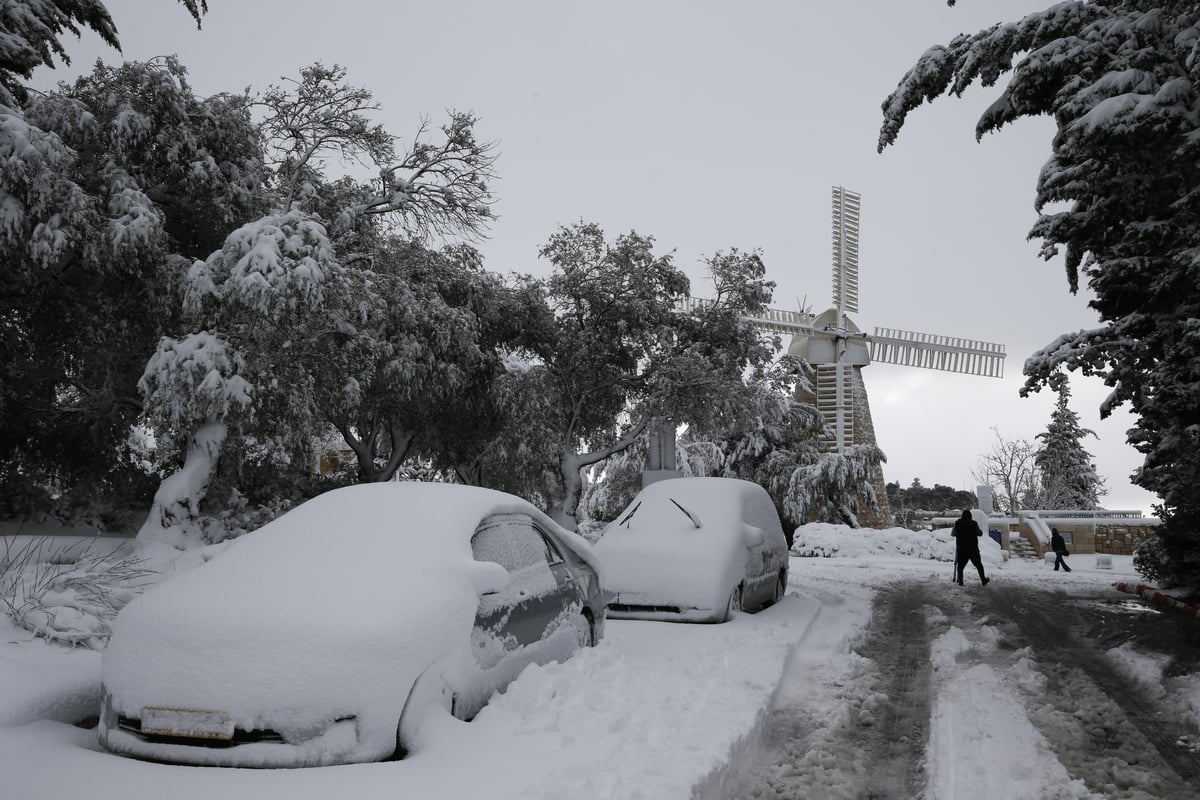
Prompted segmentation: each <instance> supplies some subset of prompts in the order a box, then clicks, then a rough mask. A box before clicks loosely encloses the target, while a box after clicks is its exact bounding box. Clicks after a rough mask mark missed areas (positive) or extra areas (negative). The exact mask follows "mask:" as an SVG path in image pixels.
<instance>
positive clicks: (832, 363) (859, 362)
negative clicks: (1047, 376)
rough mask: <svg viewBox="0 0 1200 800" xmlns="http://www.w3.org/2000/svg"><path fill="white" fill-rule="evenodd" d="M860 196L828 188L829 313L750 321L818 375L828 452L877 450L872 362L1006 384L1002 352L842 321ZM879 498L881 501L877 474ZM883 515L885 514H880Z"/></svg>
mask: <svg viewBox="0 0 1200 800" xmlns="http://www.w3.org/2000/svg"><path fill="white" fill-rule="evenodd" d="M860 201H861V197H860V195H858V194H856V193H854V192H851V191H848V190H846V189H844V188H842V187H840V186H838V187H834V189H833V307H832V308H830V309H828V310H827V311H824V312H823V313H821V314H819V315H817V316H815V317H814V316H813V315H811V314H807V313H804V312H791V311H783V310H779V309H767V310H766V312H765V313H764V314H762V315H761V316H759V317H754V318H752V320H751V321H752V322H754V323H755V324H756V325H757V326H758V327H759V328H760V329H763V330H766V331H769V332H774V333H784V334H790V335H791V336H792V341H791V345H790V346H789V347H788V353H789V355H793V356H798V357H800V358H803V359H805V360H807V361H808V363H809V364H811V365H812V366H813V368H814V370H815V371H816V380H815V389H816V391H815V395H816V396H815V398H814V399H815V403H814V405H816V407H817V409H818V410H819V411H820V412H821V414H822V416H823V417H824V418H825V422H826V425H827V427H828V429H829V434H828V436H827V437H826V439H825V440H824V441H823V444H824V446H825V448H826V449H827V450H828V451H829V452H835V453H841V452H844V451H845V449H846V448H847V447H848V446H850V445H852V444H868V443H869V444H874V443H875V430H874V425H873V423H872V421H871V410H870V405H869V404H868V403H867V393H866V388H865V387H864V385H863V382H862V368H863V367H865V366H867V365H868V364H870V363H871V362H872V361H874V362H879V363H884V364H899V365H902V366H909V367H921V368H924V369H934V370H940V371H943V372H958V373H963V374H967V375H980V376H985V377H991V378H1003V377H1004V356H1005V354H1004V345H1002V344H994V343H992V342H983V341H978V340H975V339H962V338H957V337H950V336H940V335H936V334H929V333H918V332H916V331H905V330H898V329H895V328H875V331H874V333H872V334H866V333H863V332H862V331H860V330H859V329H858V326H856V325H855V324H854V322H853V321H852V320H851V319H850V317H849V316H847V314H849V313H854V314H857V313H858V288H859V281H858V230H859V216H860V204H861V203H860ZM875 483H876V484H877V485H876V487H875V488H876V495H877V496H879V497H881V498H883V499H884V500H885V501H886V498H887V495H886V492H885V490H884V486H883V476H882V473H880V474H879V475H878V476H877V480H876V481H875ZM885 513H886V512H885Z"/></svg>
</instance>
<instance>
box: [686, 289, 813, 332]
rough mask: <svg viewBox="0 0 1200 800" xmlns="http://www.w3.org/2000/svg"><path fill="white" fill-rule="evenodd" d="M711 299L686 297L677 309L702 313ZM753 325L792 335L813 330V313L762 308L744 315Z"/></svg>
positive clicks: (711, 303) (765, 329)
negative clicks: (751, 313) (755, 312)
mask: <svg viewBox="0 0 1200 800" xmlns="http://www.w3.org/2000/svg"><path fill="white" fill-rule="evenodd" d="M712 306H713V301H712V300H706V299H704V298H703V297H687V298H684V299H683V300H681V301H680V302H679V306H678V308H679V310H680V311H681V312H683V313H685V314H702V313H704V312H705V311H706V310H708V309H709V308H712ZM745 319H746V320H748V321H749V322H750V323H751V324H753V325H754V327H756V328H758V329H759V330H760V331H763V332H765V333H780V334H784V335H788V336H790V335H794V334H797V333H804V334H811V333H812V332H813V326H812V321H813V315H812V314H808V313H805V312H803V311H785V310H784V309H782V308H764V309H762V310H761V311H759V312H758V313H757V314H753V315H751V316H747V317H745Z"/></svg>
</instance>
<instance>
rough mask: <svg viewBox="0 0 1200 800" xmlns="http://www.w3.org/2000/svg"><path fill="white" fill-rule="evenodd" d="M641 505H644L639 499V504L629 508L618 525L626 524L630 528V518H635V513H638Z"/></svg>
mask: <svg viewBox="0 0 1200 800" xmlns="http://www.w3.org/2000/svg"><path fill="white" fill-rule="evenodd" d="M641 507H642V501H641V500H639V501H638V504H637V505H636V506H634V507H633V508H632V509H630V510H629V513H628V514H626V515H625V519H623V520H621V521H620V522H618V523H617V524H618V525H624V526H625V527H626V528H628V527H629V520H631V519H633V515H634V514H636V513H637V510H638V509H639V508H641Z"/></svg>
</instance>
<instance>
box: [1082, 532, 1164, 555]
mask: <svg viewBox="0 0 1200 800" xmlns="http://www.w3.org/2000/svg"><path fill="white" fill-rule="evenodd" d="M1153 535H1154V526H1153V525H1128V524H1110V525H1097V526H1096V552H1097V553H1111V554H1113V555H1123V556H1129V555H1133V549H1134V548H1135V547H1137V545H1138V543H1139V542H1144V541H1146V540H1147V539H1149V538H1150V537H1151V536H1153Z"/></svg>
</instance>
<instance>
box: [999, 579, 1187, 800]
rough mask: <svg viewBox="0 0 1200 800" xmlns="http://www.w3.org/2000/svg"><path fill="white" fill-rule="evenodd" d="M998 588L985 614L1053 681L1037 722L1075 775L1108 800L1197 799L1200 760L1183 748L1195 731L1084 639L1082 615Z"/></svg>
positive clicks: (1036, 700) (1035, 713) (1042, 695)
mask: <svg viewBox="0 0 1200 800" xmlns="http://www.w3.org/2000/svg"><path fill="white" fill-rule="evenodd" d="M991 588H993V589H995V590H996V591H993V592H991V593H990V594H989V595H988V596H987V598H986V600H985V601H984V604H985V606H984V607H986V608H987V610H988V611H989V613H991V614H993V615H994V616H995V617H996V618H997V619H999V620H1003V621H1004V623H1005V624H1004V625H1003V630H1004V634H1005V636H1006V637H1007V638H1008V639H1009V640H1010V641H1011V642H1013V643H1014V644H1015V645H1017V646H1026V645H1027V646H1028V647H1029V648H1030V649H1031V651H1032V654H1033V658H1034V659H1035V660H1036V662H1037V664H1038V670H1039V671H1040V672H1041V673H1042V674H1043V675H1044V676H1045V677H1046V681H1047V683H1046V687H1045V690H1044V691H1042V692H1039V693H1038V694H1037V695H1036V696H1034V697H1030V698H1029V702H1028V703H1027V706H1028V712H1029V716H1030V719H1031V721H1032V722H1033V723H1034V724H1035V725H1036V726H1037V727H1038V728H1039V730H1041V732H1042V734H1043V735H1044V736H1045V737H1046V739H1047V740H1048V741H1049V742H1050V743H1051V746H1052V747H1054V749H1055V753H1056V755H1057V757H1058V758H1059V760H1060V761H1061V762H1062V764H1063V765H1064V766H1065V767H1066V768H1067V770H1068V771H1069V772H1070V773H1071V775H1073V776H1076V777H1078V778H1080V779H1081V780H1083V781H1084V782H1085V783H1086V784H1087V786H1088V788H1089V789H1091V790H1092V791H1094V792H1096V793H1098V794H1102V795H1104V796H1106V797H1112V798H1130V799H1131V800H1141V799H1142V798H1146V799H1147V800H1149V799H1150V798H1154V799H1155V800H1169V799H1172V798H1179V800H1185V798H1194V797H1196V789H1195V786H1196V785H1197V784H1200V755H1197V754H1196V753H1192V752H1189V751H1188V750H1187V749H1186V748H1183V747H1180V746H1179V745H1178V744H1177V742H1178V741H1179V739H1180V737H1181V736H1182V735H1184V734H1186V733H1188V729H1187V728H1186V727H1185V726H1183V725H1182V724H1180V723H1179V722H1177V721H1174V720H1172V719H1171V718H1170V717H1168V716H1165V715H1164V714H1163V713H1161V709H1158V708H1157V707H1156V706H1155V705H1154V704H1153V703H1152V702H1150V701H1149V699H1148V698H1147V697H1145V696H1143V694H1142V692H1140V691H1139V690H1138V689H1137V687H1136V686H1133V685H1131V683H1130V681H1128V680H1126V679H1125V678H1123V677H1122V676H1121V675H1120V674H1119V673H1118V672H1117V670H1116V669H1115V668H1114V666H1113V665H1112V664H1111V663H1110V662H1109V661H1108V659H1107V658H1105V656H1104V654H1103V652H1101V650H1100V648H1098V647H1096V646H1095V645H1094V644H1092V643H1091V642H1089V641H1087V640H1085V639H1083V638H1081V637H1080V636H1079V635H1078V634H1077V633H1076V631H1078V630H1082V629H1083V625H1084V623H1083V622H1082V621H1081V620H1080V619H1079V615H1078V613H1077V612H1076V610H1075V609H1074V608H1073V607H1072V606H1071V605H1070V604H1069V603H1065V602H1063V600H1062V599H1061V598H1059V597H1055V596H1053V595H1050V594H1047V593H1040V592H1030V591H1029V590H1027V589H1020V588H1014V587H1003V588H1002V587H991Z"/></svg>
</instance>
